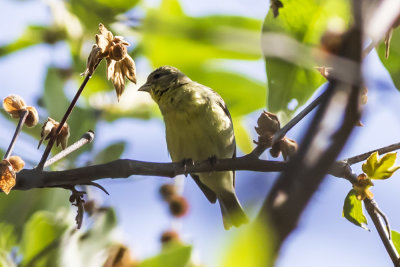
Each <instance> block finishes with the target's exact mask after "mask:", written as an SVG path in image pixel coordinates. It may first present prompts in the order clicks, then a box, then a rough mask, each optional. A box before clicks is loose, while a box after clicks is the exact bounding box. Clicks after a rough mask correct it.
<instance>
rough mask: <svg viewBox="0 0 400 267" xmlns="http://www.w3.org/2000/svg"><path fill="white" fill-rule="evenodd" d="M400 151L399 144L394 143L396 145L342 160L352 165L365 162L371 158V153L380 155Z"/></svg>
mask: <svg viewBox="0 0 400 267" xmlns="http://www.w3.org/2000/svg"><path fill="white" fill-rule="evenodd" d="M398 149H400V143H396V144H391V145H389V146H384V147H381V148H378V149H374V150H371V151H368V152H365V153H362V154H360V155H357V156H354V157H351V158H348V159H344V160H343V161H345V162H347V163H348V164H349V165H353V164H355V163H358V162H361V161H364V160H366V159H367V158H368V157H369V156H371V154H372V153H374V152H378V153H379V154H380V155H382V154H385V153H388V152H391V151H394V150H398Z"/></svg>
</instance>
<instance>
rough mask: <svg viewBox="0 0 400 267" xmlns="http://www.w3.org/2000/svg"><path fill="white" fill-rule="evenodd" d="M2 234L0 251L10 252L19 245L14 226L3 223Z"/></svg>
mask: <svg viewBox="0 0 400 267" xmlns="http://www.w3.org/2000/svg"><path fill="white" fill-rule="evenodd" d="M0 233H1V235H0V250H3V251H7V252H10V251H11V249H12V247H13V246H16V245H17V236H16V234H15V230H14V226H13V225H11V224H8V223H3V222H2V223H0ZM0 266H2V265H0Z"/></svg>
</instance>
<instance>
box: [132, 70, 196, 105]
mask: <svg viewBox="0 0 400 267" xmlns="http://www.w3.org/2000/svg"><path fill="white" fill-rule="evenodd" d="M190 82H192V80H191V79H190V78H189V77H187V76H186V75H185V74H184V73H182V72H181V71H179V70H178V69H177V68H174V67H171V66H162V67H159V68H158V69H156V70H155V71H153V72H152V73H150V75H149V76H148V77H147V81H146V83H145V84H144V85H142V86H141V87H140V88H139V90H138V91H143V92H148V93H150V95H151V97H152V98H153V99H154V100H155V101H156V102H157V103H159V101H160V99H161V98H162V97H163V95H164V94H165V93H166V92H167V91H171V90H174V89H176V88H179V87H180V86H181V85H184V84H187V83H190Z"/></svg>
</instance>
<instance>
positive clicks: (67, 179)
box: [13, 157, 286, 190]
mask: <svg viewBox="0 0 400 267" xmlns="http://www.w3.org/2000/svg"><path fill="white" fill-rule="evenodd" d="M285 166H286V163H285V162H281V161H268V160H260V159H252V158H248V157H247V158H246V157H239V158H235V159H219V160H217V162H216V163H210V161H208V160H206V161H200V162H194V164H193V165H186V166H184V165H183V164H182V163H180V162H179V163H155V162H143V161H137V160H129V159H119V160H115V161H112V162H109V163H105V164H99V165H93V166H88V167H82V168H77V169H71V170H66V171H53V172H46V171H43V172H40V171H38V170H36V169H32V170H22V171H21V172H19V173H18V174H17V184H16V186H15V187H14V188H13V189H17V190H28V189H32V188H41V187H57V186H63V185H77V184H88V183H89V182H91V181H94V180H98V179H104V178H126V177H129V176H131V175H150V176H165V177H175V176H176V175H179V174H187V173H196V172H210V171H228V170H250V171H260V172H279V171H282V170H283V169H284V168H285Z"/></svg>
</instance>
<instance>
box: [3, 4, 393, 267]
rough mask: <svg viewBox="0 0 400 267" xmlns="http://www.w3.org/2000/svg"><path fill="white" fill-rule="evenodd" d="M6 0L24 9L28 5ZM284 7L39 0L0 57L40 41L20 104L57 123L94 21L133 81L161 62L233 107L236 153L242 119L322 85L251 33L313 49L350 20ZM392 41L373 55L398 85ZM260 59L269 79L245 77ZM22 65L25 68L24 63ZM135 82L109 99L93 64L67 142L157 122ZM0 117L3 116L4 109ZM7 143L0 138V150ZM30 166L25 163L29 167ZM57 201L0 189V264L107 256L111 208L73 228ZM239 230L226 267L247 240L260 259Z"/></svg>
mask: <svg viewBox="0 0 400 267" xmlns="http://www.w3.org/2000/svg"><path fill="white" fill-rule="evenodd" d="M15 2H19V4H21V5H24V4H26V3H28V2H30V0H25V1H21V0H15ZM284 2H285V7H284V8H283V9H280V15H279V17H278V18H274V17H273V15H272V13H271V12H270V13H269V14H268V15H267V12H268V9H267V8H266V9H265V14H266V15H267V16H266V18H265V20H260V19H256V18H252V17H243V16H236V15H229V14H224V15H219V14H212V15H204V16H190V15H187V14H185V12H184V10H183V8H182V7H181V4H180V2H179V1H178V0H161V1H160V3H159V4H158V5H157V6H149V5H146V2H140V1H138V0H131V1H125V0H114V1H107V0H69V1H62V0H43V1H42V2H41V3H42V4H43V5H46V6H47V7H48V10H49V13H50V14H51V20H50V21H49V22H48V23H47V24H40V25H34V24H32V25H28V26H27V27H26V28H25V30H24V32H23V33H22V34H21V35H20V36H19V37H18V38H16V39H15V40H11V41H10V42H7V43H3V44H1V46H0V57H2V58H6V57H10V56H12V55H13V54H15V53H18V52H20V51H23V50H24V49H27V48H29V47H33V46H37V45H46V46H48V47H49V50H50V51H49V53H50V54H51V56H52V57H54V64H50V65H49V66H48V67H47V71H46V77H45V78H44V82H43V88H42V94H41V95H40V96H38V98H37V99H36V103H30V104H35V105H37V106H38V107H39V112H40V116H41V122H43V121H44V120H45V118H47V117H48V116H49V117H52V118H54V119H56V120H60V118H61V117H62V115H63V114H64V112H65V110H66V108H67V106H68V104H69V102H70V100H71V98H72V96H73V94H74V93H75V91H76V89H77V88H78V87H79V84H80V82H81V81H82V77H81V76H80V73H82V72H83V71H84V70H85V67H86V59H87V57H88V54H89V52H90V49H91V47H92V44H93V43H94V42H95V38H94V36H95V34H96V33H97V32H98V24H99V23H100V22H101V23H103V24H104V25H105V26H106V27H107V28H108V29H109V30H111V31H112V32H113V33H114V34H115V35H121V36H124V37H125V39H126V40H127V41H129V42H130V43H131V46H130V47H129V53H130V55H131V56H132V58H133V59H134V60H135V61H136V63H137V75H138V85H140V84H141V83H143V82H144V80H145V79H146V76H147V74H148V73H149V72H150V71H151V70H152V69H154V68H156V67H159V66H162V65H172V66H175V67H177V68H179V69H181V70H182V71H183V72H184V73H186V74H187V75H188V76H189V77H191V78H192V79H193V80H195V81H198V82H200V83H202V84H205V85H207V86H209V87H211V88H213V89H214V90H216V91H217V92H218V93H219V94H220V95H221V96H222V97H223V98H224V100H225V102H226V103H227V106H228V107H229V110H230V112H231V114H232V117H233V121H234V125H235V134H236V137H237V143H238V147H239V149H240V150H241V152H242V153H247V152H250V151H251V149H252V148H253V143H252V137H251V134H252V129H251V127H248V125H246V118H247V116H248V115H249V114H252V113H254V112H258V111H259V110H260V109H267V110H269V111H272V112H275V113H279V114H280V117H281V118H282V119H283V121H287V120H288V119H289V118H290V117H291V116H292V115H293V114H294V113H295V111H296V110H297V109H298V107H300V106H301V105H303V104H304V103H306V101H307V100H308V99H309V98H310V97H311V96H312V94H313V93H314V92H315V90H316V89H317V88H318V87H319V86H320V85H321V84H322V83H323V82H324V81H325V80H324V79H323V77H322V76H321V75H320V74H319V73H318V72H317V71H315V70H312V69H305V68H303V67H299V66H297V65H294V64H293V63H291V62H287V61H284V60H283V59H278V58H274V57H271V56H268V57H265V58H264V57H263V54H262V51H263V48H268V46H270V45H279V44H266V43H263V42H262V35H263V34H268V33H279V34H284V35H286V36H289V37H291V38H293V39H295V40H297V41H298V42H300V43H302V44H304V45H308V46H315V45H318V44H319V42H320V38H321V36H322V35H323V34H324V32H325V31H326V29H327V28H328V27H329V25H331V24H332V21H336V22H337V21H338V19H339V22H340V23H342V24H343V25H345V27H347V26H348V25H349V23H350V21H351V18H350V7H349V1H345V0H340V1H339V0H328V1H327V0H324V1H322V0H305V1H300V2H299V1H294V0H287V1H284ZM266 7H267V6H266ZM10 23H12V20H10ZM399 42H400V36H399V32H398V31H394V34H393V39H392V48H391V61H386V60H383V62H384V64H385V65H386V66H387V67H388V70H389V71H390V73H391V75H392V77H393V79H394V82H395V83H396V85H397V87H398V86H399V82H400V81H399V77H400V76H399V72H400V50H399V49H400V44H399ZM60 44H62V45H63V47H64V48H65V49H66V50H67V52H68V55H69V59H68V61H69V62H70V64H67V65H65V64H64V65H60V64H57V57H58V54H57V53H52V52H51V49H52V47H55V46H59V45H60ZM383 49H384V48H383V47H382V46H381V47H380V48H379V54H380V56H383V54H384V52H383ZM261 60H265V70H264V69H262V70H261V72H263V73H265V75H266V77H268V82H266V81H265V80H263V79H258V78H255V75H251V72H252V71H253V70H252V69H250V70H248V69H246V68H243V66H246V63H251V62H259V61H261ZM236 62H241V64H240V66H241V67H235V66H236V65H237V64H236ZM26 65H27V66H28V67H29V65H33V64H32V63H31V62H27V64H26ZM27 66H24V67H27ZM33 67H34V66H33ZM26 71H29V68H28V69H27V70H26ZM257 71H260V70H257ZM137 87H138V86H136V85H133V84H131V83H128V85H127V88H126V90H125V93H124V94H123V95H122V99H121V101H120V102H119V103H118V102H117V101H116V96H115V94H114V91H113V89H112V84H111V83H110V82H108V81H107V80H106V75H105V64H104V63H102V64H101V65H100V66H99V68H98V69H97V71H96V72H95V74H94V75H93V77H92V78H91V80H90V81H89V83H88V85H87V87H86V88H85V90H84V92H83V95H82V97H81V99H80V101H79V104H78V106H77V107H76V108H75V109H74V111H73V113H72V115H71V117H70V119H69V120H68V124H69V125H70V128H71V137H70V142H74V141H76V140H77V139H79V137H80V136H81V135H82V134H83V133H84V132H86V131H87V130H89V129H93V130H96V128H97V127H98V124H99V123H104V122H105V123H113V122H115V121H117V120H123V119H124V118H125V119H126V118H139V119H150V118H154V117H156V118H159V119H161V117H160V114H159V111H158V108H157V107H156V105H155V104H154V103H153V102H152V101H151V99H150V98H149V96H147V95H145V94H141V93H138V92H136V89H137ZM3 97H5V96H3ZM22 97H24V96H23V95H22ZM1 114H2V115H3V117H4V118H5V119H7V120H11V118H10V117H9V116H8V115H7V114H5V113H4V112H3V111H2V113H1ZM40 130H41V129H40V127H39V126H38V127H35V128H33V129H28V130H26V133H27V134H29V135H30V136H32V137H33V138H34V139H36V140H38V139H39V136H40ZM123 130H124V129H118V131H123ZM7 144H8V143H7V141H6V140H2V144H1V148H2V149H5V148H6V145H7ZM35 145H36V144H32V146H35ZM125 146H126V144H125V142H123V141H119V142H115V143H112V144H107V146H106V147H104V148H103V150H102V151H96V153H94V152H93V145H89V146H87V147H85V148H84V149H82V150H80V151H78V152H75V153H73V154H72V155H71V156H69V157H68V158H67V159H65V160H63V161H62V162H60V163H58V164H56V165H55V166H53V167H52V169H53V170H55V169H61V168H62V169H66V168H73V167H77V166H82V165H87V164H92V163H103V162H107V161H110V160H113V159H116V158H119V157H120V156H121V155H122V154H123V152H124V149H125ZM139 160H140V159H139ZM35 164H36V162H31V163H30V165H31V167H32V166H34V165H35ZM28 165H29V162H28ZM261 198H262V196H260V199H261ZM67 199H68V192H66V190H62V189H36V190H30V191H28V192H15V191H13V192H12V193H11V194H10V195H9V196H5V195H4V194H1V195H0V218H2V219H1V224H0V231H1V235H0V266H15V264H14V263H12V261H16V262H18V266H50V265H51V266H56V265H54V262H56V261H58V262H59V264H60V266H101V264H102V263H103V262H105V260H106V259H107V257H109V256H110V255H111V252H110V251H112V250H110V248H112V247H115V246H117V247H118V246H119V245H118V240H115V238H114V235H112V234H111V233H112V232H113V230H114V228H115V227H116V225H117V218H116V215H115V213H114V211H113V210H112V209H111V208H98V209H96V211H95V212H93V213H92V214H90V215H88V216H87V217H88V218H86V219H85V220H86V221H85V225H86V227H85V229H83V230H81V231H76V230H74V227H75V226H74V218H73V217H74V215H73V212H74V209H70V208H69V203H68V200H67ZM261 200H262V199H261ZM264 230H265V229H264ZM264 230H263V231H264ZM253 232H254V231H253ZM245 236H246V235H245V234H243V233H242V234H241V236H240V235H239V237H238V239H237V240H238V243H237V244H236V245H235V247H234V248H233V250H232V252H231V253H232V254H231V256H232V257H229V254H228V256H227V258H228V260H227V262H228V263H229V266H234V265H235V263H236V264H238V265H237V266H239V264H240V263H239V262H242V263H243V259H247V258H246V257H248V258H249V259H250V258H253V260H254V255H252V254H251V253H252V252H251V251H249V247H248V246H246V244H250V243H252V244H260V246H263V247H266V248H265V251H264V252H266V253H267V254H263V252H260V251H258V252H257V253H258V254H256V255H264V256H265V255H268V248H267V247H268V245H267V244H268V242H266V240H264V239H262V240H259V235H258V234H257V233H256V234H254V233H253V234H251V236H250V237H245ZM253 236H254V238H255V239H256V240H255V239H253ZM241 240H246V241H243V242H242V241H241ZM239 243H240V244H242V245H240V244H239ZM238 244H239V245H238ZM241 246H242V247H241ZM235 251H236V252H235ZM237 251H242V252H243V253H244V254H243V255H242V257H241V258H240V259H241V260H242V261H239V259H238V260H234V259H237V258H238V255H240V254H238V253H237ZM126 253H128V252H126ZM246 253H247V254H246ZM190 254H191V247H190V246H188V245H185V244H182V243H179V244H176V245H175V246H174V247H172V248H168V249H165V250H163V252H162V253H161V254H160V255H157V256H155V257H154V258H150V259H148V260H146V261H143V262H141V263H139V262H135V261H133V260H127V265H122V266H159V263H160V262H163V263H164V265H163V266H166V267H168V266H175V267H177V266H188V264H193V263H190V261H191V260H190V259H191V257H190ZM245 254H246V255H247V256H246V255H245ZM88 255H91V256H88ZM234 255H235V257H233V256H234ZM56 259H57V260H56ZM268 260H270V259H265V257H260V259H259V261H258V262H255V263H254V264H257V263H259V264H262V265H264V264H265V263H266V262H267V261H268ZM247 262H249V261H247ZM251 262H254V261H251ZM63 264H64V265H63ZM110 266H117V265H110ZM227 266H228V265H227ZM253 266H256V265H253Z"/></svg>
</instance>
